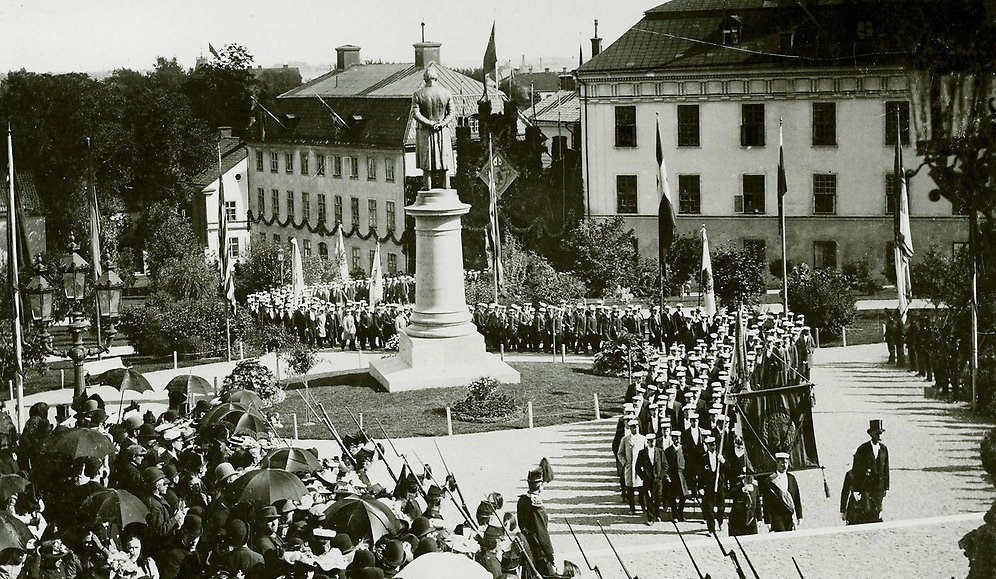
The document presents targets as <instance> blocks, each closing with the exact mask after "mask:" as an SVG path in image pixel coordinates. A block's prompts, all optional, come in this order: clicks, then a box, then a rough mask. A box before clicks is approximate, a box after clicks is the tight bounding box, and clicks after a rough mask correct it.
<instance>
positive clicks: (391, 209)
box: [386, 201, 398, 233]
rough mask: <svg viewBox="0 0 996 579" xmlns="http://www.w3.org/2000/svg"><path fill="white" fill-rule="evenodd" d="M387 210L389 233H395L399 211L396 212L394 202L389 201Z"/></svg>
mask: <svg viewBox="0 0 996 579" xmlns="http://www.w3.org/2000/svg"><path fill="white" fill-rule="evenodd" d="M386 208H387V224H386V225H387V232H388V233H393V232H394V222H395V221H397V219H398V215H397V211H396V210H395V205H394V201H388V202H387V204H386Z"/></svg>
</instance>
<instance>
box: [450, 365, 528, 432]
mask: <svg viewBox="0 0 996 579" xmlns="http://www.w3.org/2000/svg"><path fill="white" fill-rule="evenodd" d="M453 410H454V411H455V414H454V416H455V417H456V418H457V419H458V420H465V421H468V422H500V421H503V420H508V419H509V418H511V417H512V416H513V415H514V414H515V413H516V412H517V411H518V407H517V406H516V404H515V399H514V398H512V396H511V395H510V394H508V393H507V392H503V391H501V390H500V389H499V384H498V381H497V380H495V379H494V378H491V377H487V376H486V377H484V378H478V379H477V380H474V381H473V382H471V383H470V384H469V385H468V386H467V394H466V396H465V397H464V399H463V400H461V401H459V402H457V403H456V404H454V405H453Z"/></svg>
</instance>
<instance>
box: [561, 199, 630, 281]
mask: <svg viewBox="0 0 996 579" xmlns="http://www.w3.org/2000/svg"><path fill="white" fill-rule="evenodd" d="M563 245H564V256H565V262H566V263H565V264H564V269H568V270H571V271H573V272H574V273H575V275H577V276H578V278H580V280H581V281H582V282H583V283H584V285H585V287H587V288H588V293H589V295H592V296H608V295H611V294H612V292H614V291H615V289H616V286H621V287H628V288H632V287H634V286H637V285H639V283H638V281H639V280H638V279H637V278H638V275H639V274H638V271H637V270H638V269H639V262H638V257H637V252H636V236H634V235H633V230H632V229H624V223H623V220H622V218H621V217H613V218H611V219H604V220H602V219H585V220H583V221H581V222H580V223H579V224H578V226H577V227H576V228H575V229H574V230H573V231H571V233H570V234H569V235H567V236H566V237H564V242H563Z"/></svg>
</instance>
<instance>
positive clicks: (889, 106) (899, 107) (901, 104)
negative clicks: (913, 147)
mask: <svg viewBox="0 0 996 579" xmlns="http://www.w3.org/2000/svg"><path fill="white" fill-rule="evenodd" d="M897 112H898V113H899V134H900V138H902V140H903V144H904V145H909V144H910V103H909V102H907V101H886V102H885V144H886V145H892V146H895V145H896V113H897Z"/></svg>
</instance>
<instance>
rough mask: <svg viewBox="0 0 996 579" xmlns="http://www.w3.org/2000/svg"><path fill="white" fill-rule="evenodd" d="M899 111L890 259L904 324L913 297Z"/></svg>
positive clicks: (911, 255)
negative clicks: (894, 273) (894, 267)
mask: <svg viewBox="0 0 996 579" xmlns="http://www.w3.org/2000/svg"><path fill="white" fill-rule="evenodd" d="M900 130H901V127H900V122H899V111H898V109H897V111H896V155H895V163H894V166H893V199H894V200H895V211H894V213H895V217H894V228H895V241H894V243H893V254H894V255H893V257H894V260H895V265H896V293H897V294H898V297H899V316H900V319H901V321H902V323H903V324H904V325H905V324H906V312H907V310H908V309H909V301H910V298H911V294H912V288H911V287H910V258H912V257H913V238H912V236H911V235H910V233H911V232H910V204H909V192H908V190H907V187H906V171H905V170H904V169H903V148H902V138H901V137H902V135H901V134H900Z"/></svg>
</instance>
